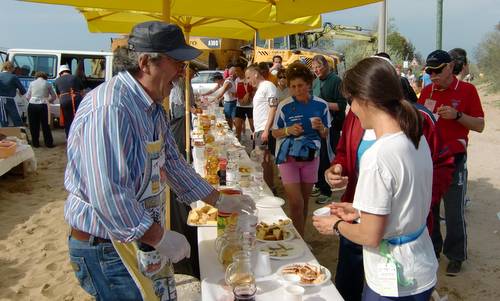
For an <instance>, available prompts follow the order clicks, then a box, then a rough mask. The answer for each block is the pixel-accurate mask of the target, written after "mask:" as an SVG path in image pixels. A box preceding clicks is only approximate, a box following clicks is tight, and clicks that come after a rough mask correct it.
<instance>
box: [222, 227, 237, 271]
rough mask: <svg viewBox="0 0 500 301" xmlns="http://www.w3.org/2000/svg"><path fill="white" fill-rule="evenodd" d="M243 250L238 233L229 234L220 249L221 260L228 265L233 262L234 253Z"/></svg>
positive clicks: (225, 265)
mask: <svg viewBox="0 0 500 301" xmlns="http://www.w3.org/2000/svg"><path fill="white" fill-rule="evenodd" d="M238 251H241V242H240V238H239V237H238V235H229V236H227V237H226V238H225V239H223V240H222V242H221V244H220V251H219V254H218V255H219V262H220V263H222V264H223V265H224V267H227V266H228V265H229V264H231V263H232V262H233V254H235V253H236V252H238Z"/></svg>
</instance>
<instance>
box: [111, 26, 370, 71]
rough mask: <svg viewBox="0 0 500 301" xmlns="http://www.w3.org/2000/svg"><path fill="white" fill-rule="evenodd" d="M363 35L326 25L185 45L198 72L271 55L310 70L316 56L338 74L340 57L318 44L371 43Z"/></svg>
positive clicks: (114, 43) (268, 58) (269, 59)
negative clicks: (191, 50) (195, 54)
mask: <svg viewBox="0 0 500 301" xmlns="http://www.w3.org/2000/svg"><path fill="white" fill-rule="evenodd" d="M363 32H366V30H365V29H363V28H361V27H360V26H343V25H333V24H331V23H328V22H327V23H325V24H324V25H323V28H321V29H316V30H309V31H306V32H302V33H297V34H293V35H288V36H283V37H276V38H274V39H267V40H263V39H260V38H259V36H258V33H257V34H256V35H255V39H254V41H253V43H251V41H243V40H235V39H219V38H204V37H190V39H189V44H190V45H191V46H193V47H196V48H198V49H200V50H202V54H201V55H200V56H199V57H198V58H196V59H195V60H193V63H194V64H195V65H196V66H197V67H198V68H199V69H200V70H216V69H224V68H226V66H227V65H228V64H230V63H236V62H241V61H242V60H243V61H246V62H247V63H260V62H268V63H272V59H273V57H274V56H275V55H279V56H281V57H282V58H283V66H284V67H286V66H288V65H289V64H291V63H293V62H295V61H297V60H299V61H301V62H303V63H305V64H307V65H308V66H311V61H312V58H313V57H314V56H315V55H317V54H322V55H324V56H325V58H326V59H327V61H328V62H329V64H330V65H331V67H333V69H334V70H335V71H337V72H338V71H339V70H338V69H339V65H340V63H341V62H343V55H342V54H341V53H338V52H335V51H327V50H324V49H320V48H319V47H318V46H319V44H320V43H321V42H322V41H324V40H325V39H323V38H324V37H328V38H330V39H343V40H361V41H366V42H369V43H372V42H374V40H375V38H374V36H373V35H371V34H370V33H363ZM126 43H127V38H126V37H124V38H118V39H113V40H112V44H111V49H112V50H114V49H115V48H116V47H117V46H126Z"/></svg>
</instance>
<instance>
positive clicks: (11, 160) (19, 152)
mask: <svg viewBox="0 0 500 301" xmlns="http://www.w3.org/2000/svg"><path fill="white" fill-rule="evenodd" d="M27 160H30V161H31V162H30V164H31V169H32V170H34V169H36V161H35V153H34V152H33V149H32V148H31V146H29V145H26V144H18V145H17V149H16V153H15V154H14V155H12V156H10V157H7V158H5V159H0V176H1V175H4V174H5V173H7V172H8V171H9V170H11V169H12V168H14V167H16V166H18V165H19V164H21V163H23V162H24V161H27Z"/></svg>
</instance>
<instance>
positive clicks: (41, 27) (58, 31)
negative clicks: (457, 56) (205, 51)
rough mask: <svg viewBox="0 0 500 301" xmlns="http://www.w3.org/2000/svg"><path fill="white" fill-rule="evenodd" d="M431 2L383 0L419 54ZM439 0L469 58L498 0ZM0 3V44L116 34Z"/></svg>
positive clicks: (426, 48)
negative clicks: (94, 30)
mask: <svg viewBox="0 0 500 301" xmlns="http://www.w3.org/2000/svg"><path fill="white" fill-rule="evenodd" d="M103 1H106V0H103ZM181 1H182V0H181ZM325 1H326V0H325ZM436 2H437V0H387V5H388V16H389V18H391V19H393V22H394V25H395V26H396V27H397V29H398V31H399V32H401V33H402V34H403V35H404V36H405V37H407V38H408V39H409V40H410V41H411V42H412V43H413V45H415V47H416V50H417V51H418V52H420V53H421V54H422V55H423V56H424V57H425V56H427V54H428V53H430V52H431V51H432V50H434V49H435V48H436V7H437V5H436ZM443 2H444V7H443V49H445V50H449V49H452V48H455V47H461V48H464V49H465V50H467V52H468V56H469V57H470V58H471V59H474V53H475V49H476V47H477V45H478V44H479V42H480V41H481V40H482V38H483V37H484V35H485V34H486V33H487V32H491V31H493V29H494V26H495V25H496V24H498V22H500V0H474V1H470V0H443ZM0 4H1V6H0V7H1V10H0V48H4V49H5V48H7V49H8V48H38V49H71V50H93V51H99V50H103V51H109V49H110V45H111V42H110V41H111V40H110V39H111V37H116V35H111V34H95V33H89V32H88V30H87V25H86V22H85V21H84V18H83V16H81V15H80V14H79V13H78V12H77V11H76V10H75V9H74V8H72V7H65V6H57V5H45V4H36V3H26V2H20V1H14V0H0ZM379 10H380V4H378V3H375V4H371V5H367V6H364V7H359V8H353V9H348V10H343V11H339V12H333V13H327V14H324V15H323V20H324V21H325V22H326V21H328V22H331V23H333V24H342V25H359V26H363V27H366V28H371V27H373V26H374V24H376V23H377V19H378V14H379Z"/></svg>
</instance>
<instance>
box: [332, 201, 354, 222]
mask: <svg viewBox="0 0 500 301" xmlns="http://www.w3.org/2000/svg"><path fill="white" fill-rule="evenodd" d="M328 207H330V213H331V214H332V215H336V216H338V217H339V218H341V219H343V220H345V221H347V222H352V221H354V220H357V219H358V218H359V213H358V211H357V210H356V209H354V208H353V207H352V204H351V203H331V204H330V205H328Z"/></svg>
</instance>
